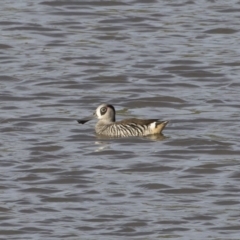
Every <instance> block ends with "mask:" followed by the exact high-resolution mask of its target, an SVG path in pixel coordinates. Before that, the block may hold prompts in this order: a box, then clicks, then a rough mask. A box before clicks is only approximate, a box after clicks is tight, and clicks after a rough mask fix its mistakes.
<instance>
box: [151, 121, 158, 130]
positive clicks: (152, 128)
mask: <svg viewBox="0 0 240 240" xmlns="http://www.w3.org/2000/svg"><path fill="white" fill-rule="evenodd" d="M156 126H157V122H153V123H151V124H150V129H151V130H154V129H155V128H156Z"/></svg>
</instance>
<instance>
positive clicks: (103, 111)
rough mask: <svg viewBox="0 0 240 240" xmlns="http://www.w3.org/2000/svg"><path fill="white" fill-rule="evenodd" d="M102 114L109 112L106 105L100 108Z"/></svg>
mask: <svg viewBox="0 0 240 240" xmlns="http://www.w3.org/2000/svg"><path fill="white" fill-rule="evenodd" d="M100 112H101V115H103V114H105V113H106V112H107V108H106V107H102V108H101V109H100Z"/></svg>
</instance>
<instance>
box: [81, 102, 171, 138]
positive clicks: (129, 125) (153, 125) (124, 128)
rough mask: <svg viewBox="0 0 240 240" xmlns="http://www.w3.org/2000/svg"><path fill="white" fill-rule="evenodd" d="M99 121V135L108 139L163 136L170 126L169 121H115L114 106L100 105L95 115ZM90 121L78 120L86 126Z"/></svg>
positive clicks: (97, 127)
mask: <svg viewBox="0 0 240 240" xmlns="http://www.w3.org/2000/svg"><path fill="white" fill-rule="evenodd" d="M94 115H95V116H96V117H97V118H98V119H99V121H98V122H97V124H96V126H95V131H96V133H97V134H100V135H105V136H108V137H134V136H147V135H152V134H161V133H162V130H163V129H164V128H165V126H166V125H167V124H168V121H160V120H159V119H136V118H130V119H125V120H122V121H117V122H116V121H115V109H114V107H113V106H112V105H107V104H102V105H100V106H99V107H98V108H97V110H96V112H95V114H94ZM89 120H90V119H89V118H88V119H84V120H78V122H79V123H82V124H84V123H85V122H87V121H89Z"/></svg>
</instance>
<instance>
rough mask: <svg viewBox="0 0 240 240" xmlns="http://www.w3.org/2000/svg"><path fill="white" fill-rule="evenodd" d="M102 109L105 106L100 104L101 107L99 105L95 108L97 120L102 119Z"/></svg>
mask: <svg viewBox="0 0 240 240" xmlns="http://www.w3.org/2000/svg"><path fill="white" fill-rule="evenodd" d="M102 107H106V105H105V104H102V105H100V106H99V107H98V108H97V110H96V114H97V118H98V119H101V118H103V116H104V115H105V114H104V115H101V108H102Z"/></svg>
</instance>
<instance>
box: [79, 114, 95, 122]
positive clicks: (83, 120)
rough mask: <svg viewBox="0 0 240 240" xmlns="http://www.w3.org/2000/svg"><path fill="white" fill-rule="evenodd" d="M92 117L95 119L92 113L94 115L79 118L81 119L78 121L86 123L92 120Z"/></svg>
mask: <svg viewBox="0 0 240 240" xmlns="http://www.w3.org/2000/svg"><path fill="white" fill-rule="evenodd" d="M92 119H94V116H93V115H92V116H89V117H86V118H83V119H79V120H77V121H78V123H80V124H84V123H86V122H89V121H90V120H92Z"/></svg>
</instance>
